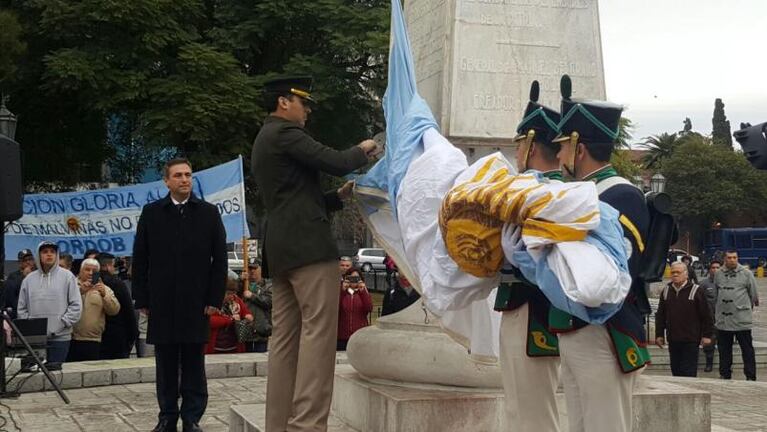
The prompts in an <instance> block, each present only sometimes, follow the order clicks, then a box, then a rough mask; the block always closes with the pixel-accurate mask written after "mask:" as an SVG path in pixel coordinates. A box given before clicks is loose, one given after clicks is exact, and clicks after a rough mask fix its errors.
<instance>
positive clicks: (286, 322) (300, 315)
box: [266, 260, 341, 432]
mask: <svg viewBox="0 0 767 432" xmlns="http://www.w3.org/2000/svg"><path fill="white" fill-rule="evenodd" d="M340 281H341V277H340V274H339V270H338V263H337V262H336V261H335V260H334V261H328V262H322V263H317V264H311V265H307V266H304V267H300V268H298V269H295V270H291V271H289V272H287V273H286V274H284V275H281V276H279V277H275V278H274V279H273V283H274V285H273V286H272V325H273V330H272V338H271V340H270V341H269V378H268V380H267V385H266V431H267V432H285V431H289V432H294V431H302V432H307V431H311V432H320V431H322V432H324V431H326V430H327V423H328V413H329V411H330V400H331V397H332V395H333V375H334V372H335V364H336V335H337V333H338V299H339V295H340V283H341V282H340Z"/></svg>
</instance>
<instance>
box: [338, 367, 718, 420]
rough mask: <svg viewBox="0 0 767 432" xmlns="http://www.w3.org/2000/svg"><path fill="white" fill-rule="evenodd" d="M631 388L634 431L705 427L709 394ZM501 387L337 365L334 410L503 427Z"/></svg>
mask: <svg viewBox="0 0 767 432" xmlns="http://www.w3.org/2000/svg"><path fill="white" fill-rule="evenodd" d="M639 381H640V385H639V386H638V388H637V390H636V391H635V393H634V399H633V405H634V407H633V408H634V423H633V430H635V431H652V430H657V431H660V430H673V431H677V432H709V431H710V430H711V395H710V394H709V393H706V392H703V391H699V390H693V389H689V388H686V387H682V386H679V385H676V384H670V383H666V382H663V381H662V379H656V378H653V377H641V378H640V380H639ZM503 400H504V396H503V391H501V390H499V389H471V388H464V387H452V386H440V385H427V384H421V385H418V384H397V383H393V382H390V383H383V382H373V381H368V380H366V379H364V378H362V377H361V376H360V375H359V373H357V372H356V371H355V370H354V369H353V368H352V367H351V366H348V365H343V366H339V367H338V368H336V378H335V384H334V394H333V407H332V410H333V415H334V417H335V418H337V419H338V420H340V421H342V422H343V423H345V424H346V425H348V426H349V427H351V428H353V429H355V430H358V431H365V432H404V431H414V430H417V431H423V432H428V431H434V432H437V431H439V432H460V431H482V432H502V431H506V430H507V428H506V425H505V423H506V418H505V417H506V416H505V414H504V407H503ZM557 403H558V405H559V412H560V429H561V430H563V431H566V430H568V427H567V410H566V406H565V401H564V394H562V393H558V394H557Z"/></svg>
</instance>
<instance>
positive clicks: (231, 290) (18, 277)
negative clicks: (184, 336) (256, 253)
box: [0, 242, 272, 370]
mask: <svg viewBox="0 0 767 432" xmlns="http://www.w3.org/2000/svg"><path fill="white" fill-rule="evenodd" d="M17 259H18V263H17V264H18V269H17V270H15V271H13V272H12V273H10V274H9V275H8V277H7V278H6V281H5V283H4V285H3V290H2V292H1V293H0V306H1V307H2V308H3V310H4V311H6V312H7V313H8V314H9V316H10V317H11V318H12V319H32V318H47V320H48V321H47V322H48V325H47V327H48V329H47V333H48V334H47V340H48V342H47V347H46V352H45V355H44V356H43V357H44V358H45V359H46V362H47V364H48V366H49V368H51V369H54V370H55V369H57V368H58V367H60V364H61V363H63V362H76V361H88V360H109V359H121V358H129V357H130V356H131V355H135V356H137V357H152V356H154V347H153V346H152V345H151V344H148V343H147V324H148V316H147V315H146V314H145V313H144V312H141V311H138V310H136V309H135V307H134V300H133V296H132V294H131V281H130V267H129V265H130V264H129V263H130V260H129V258H125V257H122V258H120V257H115V256H114V255H112V254H110V253H102V252H99V251H97V250H88V251H86V252H85V254H84V255H83V256H82V258H79V259H74V258H73V257H72V255H70V254H63V253H62V254H59V249H58V246H57V245H56V244H55V243H52V242H43V243H41V244H40V245H39V247H38V250H37V251H32V250H30V249H24V250H21V251H19V253H18V256H17ZM271 309H272V283H271V281H270V280H268V279H265V278H263V277H262V274H261V266H260V262H259V261H258V260H253V261H251V262H250V263H249V264H248V268H247V271H246V272H243V275H242V277H240V275H238V274H236V273H234V272H233V271H231V270H230V271H229V277H228V281H227V294H226V297H225V299H224V302H223V304H222V305H221V308H220V310H219V311H218V312H217V313H216V314H215V315H213V316H211V317H210V330H211V331H210V341H209V343H208V345H207V347H206V353H207V354H220V353H234V352H266V351H267V349H268V340H269V336H270V335H271V331H272V324H271ZM40 354H42V353H40ZM24 364H25V365H26V366H27V367H29V366H30V365H31V363H30V362H29V361H26V362H24Z"/></svg>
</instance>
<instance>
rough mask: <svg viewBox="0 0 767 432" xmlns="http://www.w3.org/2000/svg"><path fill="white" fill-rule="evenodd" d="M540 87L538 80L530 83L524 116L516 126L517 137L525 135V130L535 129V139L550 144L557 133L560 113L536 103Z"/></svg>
mask: <svg viewBox="0 0 767 432" xmlns="http://www.w3.org/2000/svg"><path fill="white" fill-rule="evenodd" d="M540 92H541V88H540V84H539V83H538V81H533V82H532V84H531V85H530V102H528V104H527V109H526V110H525V116H524V118H522V121H521V122H519V125H518V126H517V133H518V134H519V135H518V136H517V139H521V138H522V137H524V136H527V132H528V131H529V130H530V129H532V130H534V131H535V134H536V135H535V136H536V141H539V142H541V143H544V144H551V141H552V140H553V139H554V138H555V137H556V136H557V135H558V134H559V126H558V125H559V120H560V115H559V113H558V112H556V111H554V110H553V109H551V108H549V107H547V106H544V105H541V104H539V103H538V97H539V96H540Z"/></svg>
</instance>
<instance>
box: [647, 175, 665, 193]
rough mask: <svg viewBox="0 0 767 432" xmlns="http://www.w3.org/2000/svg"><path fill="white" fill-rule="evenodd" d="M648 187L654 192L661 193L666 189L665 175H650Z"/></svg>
mask: <svg viewBox="0 0 767 432" xmlns="http://www.w3.org/2000/svg"><path fill="white" fill-rule="evenodd" d="M650 188H651V189H652V191H653V192H655V193H662V192H663V191H665V190H666V177H664V176H663V174H661V173H658V174H655V175H654V176H652V178H651V179H650Z"/></svg>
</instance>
